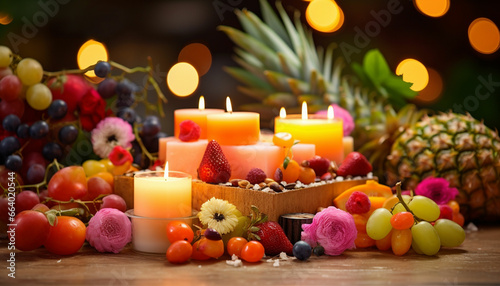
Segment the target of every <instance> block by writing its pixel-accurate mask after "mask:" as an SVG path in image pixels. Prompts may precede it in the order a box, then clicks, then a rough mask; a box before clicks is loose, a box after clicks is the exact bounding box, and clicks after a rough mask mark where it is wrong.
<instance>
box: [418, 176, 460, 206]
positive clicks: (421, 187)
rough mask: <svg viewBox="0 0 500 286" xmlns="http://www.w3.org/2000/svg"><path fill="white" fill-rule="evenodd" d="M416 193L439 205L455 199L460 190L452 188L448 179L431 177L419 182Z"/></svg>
mask: <svg viewBox="0 0 500 286" xmlns="http://www.w3.org/2000/svg"><path fill="white" fill-rule="evenodd" d="M415 194H416V195H420V196H425V197H428V198H430V199H432V200H433V201H434V202H436V204H438V205H444V204H446V203H448V202H449V201H451V200H454V199H455V197H456V196H457V195H458V190H457V189H456V188H450V183H449V182H448V181H447V180H446V179H443V178H432V177H430V178H426V179H424V180H423V181H422V182H420V183H419V184H418V186H417V187H416V188H415Z"/></svg>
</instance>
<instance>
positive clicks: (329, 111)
mask: <svg viewBox="0 0 500 286" xmlns="http://www.w3.org/2000/svg"><path fill="white" fill-rule="evenodd" d="M333 118H335V116H334V113H333V106H332V105H330V106H328V119H333Z"/></svg>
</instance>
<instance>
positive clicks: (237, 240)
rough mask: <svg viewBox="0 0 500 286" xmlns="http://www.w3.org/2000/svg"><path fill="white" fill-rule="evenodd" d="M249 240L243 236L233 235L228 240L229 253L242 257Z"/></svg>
mask: <svg viewBox="0 0 500 286" xmlns="http://www.w3.org/2000/svg"><path fill="white" fill-rule="evenodd" d="M247 242H248V240H246V239H245V238H243V237H231V238H230V239H229V241H228V242H227V253H228V254H229V255H231V256H233V254H234V255H236V256H238V257H241V250H242V249H243V246H245V244H247Z"/></svg>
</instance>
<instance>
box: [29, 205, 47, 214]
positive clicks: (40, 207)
mask: <svg viewBox="0 0 500 286" xmlns="http://www.w3.org/2000/svg"><path fill="white" fill-rule="evenodd" d="M31 210H33V211H39V212H42V213H44V212H48V211H49V210H50V209H49V207H48V206H47V205H45V204H36V205H35V206H34V207H33V208H31Z"/></svg>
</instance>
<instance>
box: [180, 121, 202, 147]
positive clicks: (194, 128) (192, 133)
mask: <svg viewBox="0 0 500 286" xmlns="http://www.w3.org/2000/svg"><path fill="white" fill-rule="evenodd" d="M179 127H180V132H179V139H180V140H181V141H184V142H189V141H196V140H198V139H199V138H200V134H201V128H200V126H199V125H198V124H196V122H194V121H192V120H184V121H182V122H181V124H179Z"/></svg>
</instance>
